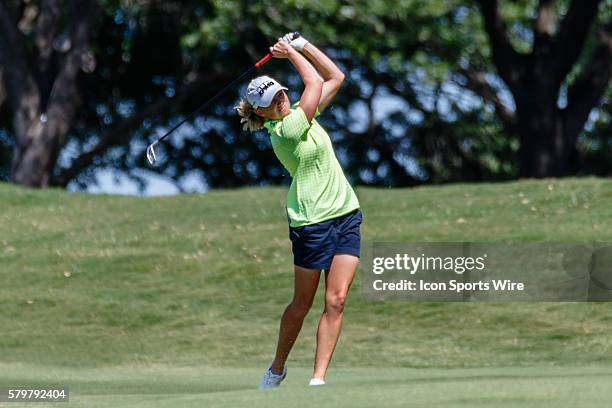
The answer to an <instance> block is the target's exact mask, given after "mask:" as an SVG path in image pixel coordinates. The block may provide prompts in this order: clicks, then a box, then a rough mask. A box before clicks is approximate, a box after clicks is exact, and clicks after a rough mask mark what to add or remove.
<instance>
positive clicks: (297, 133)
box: [264, 102, 359, 227]
mask: <svg viewBox="0 0 612 408" xmlns="http://www.w3.org/2000/svg"><path fill="white" fill-rule="evenodd" d="M298 105H299V102H296V103H295V104H293V106H292V108H291V113H290V114H289V115H287V116H285V117H284V118H282V119H280V120H268V121H266V122H265V123H264V127H265V128H266V129H268V133H269V134H270V140H271V142H272V148H273V149H274V153H275V154H276V157H278V159H279V160H280V162H281V163H282V164H283V166H284V167H285V168H286V169H287V171H288V172H289V174H290V175H291V177H292V178H293V179H292V181H291V186H290V187H289V192H288V193H287V215H288V217H289V221H290V222H289V225H290V226H292V227H300V226H303V225H309V224H315V223H317V222H321V221H325V220H329V219H330V218H335V217H339V216H341V215H345V214H347V213H349V212H351V211H353V210H355V209H357V208H359V201H358V200H357V196H356V195H355V192H354V191H353V189H352V188H351V185H350V184H349V182H348V180H347V179H346V177H345V176H344V173H343V171H342V168H341V167H340V163H338V159H337V158H336V155H335V153H334V148H333V146H332V143H331V140H330V138H329V136H328V134H327V132H326V131H325V129H323V128H322V127H321V125H319V123H318V122H317V121H316V120H315V119H314V118H313V119H312V123H308V119H307V118H306V114H305V113H304V111H303V110H302V108H300V107H299V106H298ZM318 115H319V112H318V110H317V112H316V113H315V117H316V116H318Z"/></svg>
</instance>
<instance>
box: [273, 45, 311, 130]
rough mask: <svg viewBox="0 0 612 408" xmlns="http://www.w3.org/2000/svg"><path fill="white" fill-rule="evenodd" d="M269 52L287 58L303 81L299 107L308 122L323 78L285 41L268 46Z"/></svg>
mask: <svg viewBox="0 0 612 408" xmlns="http://www.w3.org/2000/svg"><path fill="white" fill-rule="evenodd" d="M270 52H271V53H272V55H273V56H274V57H276V58H288V59H289V61H291V63H292V64H293V65H294V66H295V69H296V70H297V72H298V73H299V74H300V77H302V81H304V92H302V96H301V97H300V108H302V110H303V111H304V113H305V114H306V118H307V119H308V122H310V121H311V120H312V118H313V117H314V114H315V112H316V110H317V106H318V105H319V101H320V100H321V92H322V90H323V80H322V79H321V77H320V76H319V74H318V73H317V70H316V69H315V68H314V67H313V66H312V65H311V64H310V62H308V60H307V59H306V58H304V57H303V56H302V55H301V54H300V53H299V52H297V51H296V50H295V49H294V48H293V47H292V46H290V45H289V44H287V43H285V42H281V41H279V42H277V43H276V44H274V46H273V47H270Z"/></svg>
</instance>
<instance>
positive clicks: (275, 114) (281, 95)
mask: <svg viewBox="0 0 612 408" xmlns="http://www.w3.org/2000/svg"><path fill="white" fill-rule="evenodd" d="M258 111H259V114H260V115H261V116H263V117H264V118H267V119H281V118H284V117H285V116H287V115H288V114H289V113H291V109H290V108H289V97H288V96H287V94H286V93H285V91H284V90H282V89H281V90H280V91H278V92H277V93H276V95H274V98H273V99H272V103H271V104H270V106H268V107H267V108H259V110H258Z"/></svg>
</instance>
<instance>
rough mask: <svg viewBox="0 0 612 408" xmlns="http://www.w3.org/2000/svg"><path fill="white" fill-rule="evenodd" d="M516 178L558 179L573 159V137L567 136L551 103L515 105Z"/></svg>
mask: <svg viewBox="0 0 612 408" xmlns="http://www.w3.org/2000/svg"><path fill="white" fill-rule="evenodd" d="M517 108H518V109H517V110H518V131H519V137H520V147H519V177H535V178H542V177H561V176H566V175H568V174H570V173H571V170H572V169H573V167H574V164H575V163H574V161H575V159H576V147H575V144H576V135H568V134H567V129H566V127H565V126H564V115H563V111H561V110H559V109H558V108H557V107H556V104H555V103H548V104H546V105H540V106H537V105H535V104H532V103H529V104H528V105H527V106H522V107H521V106H518V107H517Z"/></svg>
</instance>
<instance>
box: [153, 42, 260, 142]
mask: <svg viewBox="0 0 612 408" xmlns="http://www.w3.org/2000/svg"><path fill="white" fill-rule="evenodd" d="M270 57H271V54H268V55H266V56H265V57H263V58H262V59H261V60H259V61H258V62H257V63H256V64H255V65H253V66H252V67H251V68H249V69H248V70H246V71H245V72H243V73H242V74H241V75H240V76H239V77H238V78H236V79H234V80H233V81H232V82H230V83H229V84H227V85H226V86H225V87H224V88H223V89H221V90H220V91H219V92H217V93H216V94H215V96H213V97H212V98H210V99H209V100H207V101H206V102H204V103H203V104H202V105H200V106H199V107H198V108H197V109H196V110H194V111H193V112H191V113H190V114H189V116H187V117H186V118H185V119H183V120H182V121H181V122H180V123H179V124H177V125H176V126H174V127H173V128H172V129H170V130H169V131H168V132H166V134H165V135H163V136H162V137H160V138H159V139H157V142H161V141H162V140H164V139H165V138H166V137H168V136H170V134H171V133H172V132H174V131H175V130H176V129H178V128H179V127H180V126H181V125H182V124H183V123H185V122H187V121H188V120H189V119H191V118H193V117H194V116H195V114H196V113H198V112H200V111H202V110H203V109H205V108H206V107H208V105H210V104H211V103H213V102H214V101H216V100H217V99H218V98H219V97H220V96H221V95H223V94H224V93H225V92H226V91H227V90H228V89H230V88H231V87H233V86H234V85H236V84H237V83H238V82H240V81H242V80H243V79H244V77H246V76H247V75H250V74H251V73H252V72H253V71H254V70H256V69H257V68H260V67H261V66H262V65H263V64H265V63H266V62H267V61H268V60H269V59H270Z"/></svg>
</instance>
